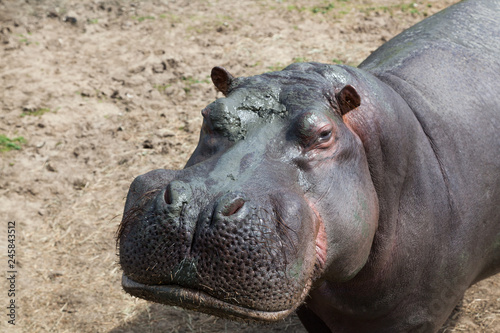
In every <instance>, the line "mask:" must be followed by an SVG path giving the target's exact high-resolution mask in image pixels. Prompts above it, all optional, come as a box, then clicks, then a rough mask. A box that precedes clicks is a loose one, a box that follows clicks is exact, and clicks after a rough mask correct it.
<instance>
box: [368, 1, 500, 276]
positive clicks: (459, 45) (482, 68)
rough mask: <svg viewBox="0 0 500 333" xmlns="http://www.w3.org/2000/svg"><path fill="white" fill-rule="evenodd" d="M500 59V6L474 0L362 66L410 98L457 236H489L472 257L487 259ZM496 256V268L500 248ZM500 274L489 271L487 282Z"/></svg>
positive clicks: (493, 216)
mask: <svg viewBox="0 0 500 333" xmlns="http://www.w3.org/2000/svg"><path fill="white" fill-rule="evenodd" d="M498 54H500V1H498V0H469V1H463V2H461V3H458V4H456V5H454V6H452V7H449V8H448V9H446V10H444V11H442V12H440V13H438V14H436V15H434V16H432V17H430V18H428V19H426V20H424V21H422V22H421V23H419V24H417V25H415V26H414V27H412V28H411V29H408V30H406V31H405V32H403V33H401V34H400V35H398V36H396V37H395V38H393V39H392V40H391V41H389V42H388V43H386V44H384V45H383V46H382V47H380V48H379V49H378V50H376V51H375V52H374V53H373V54H372V55H371V56H369V57H368V58H367V59H366V60H365V61H364V62H363V63H361V64H360V66H359V68H360V69H363V70H366V71H369V72H370V73H372V74H374V75H375V76H377V77H378V78H379V79H381V80H382V81H384V82H385V83H387V84H388V85H389V86H391V87H392V88H393V89H394V90H395V91H396V92H397V93H398V94H399V95H401V96H403V98H404V99H405V100H406V102H407V103H408V105H409V106H410V108H411V109H412V111H413V113H414V115H415V117H416V118H417V120H418V122H419V123H420V125H421V126H422V129H423V131H424V133H425V135H426V137H427V138H428V140H429V143H430V147H431V148H432V150H433V151H434V153H435V155H436V158H437V160H438V162H439V166H440V168H441V172H442V174H443V178H444V180H445V184H446V186H447V190H448V198H449V199H448V200H449V206H450V207H449V209H450V211H451V212H452V216H453V220H452V223H453V224H454V225H453V226H452V227H453V228H452V229H453V230H456V232H457V233H459V234H462V235H464V234H466V233H467V231H468V230H469V231H470V230H471V228H474V227H473V226H474V225H475V226H478V225H479V226H483V227H481V228H480V229H482V230H489V231H488V232H486V231H485V232H484V233H481V232H479V233H478V236H477V239H470V242H469V246H467V247H469V249H470V250H471V251H472V252H471V256H472V257H477V256H478V255H480V253H475V251H474V244H477V242H482V241H487V242H491V243H490V244H500V209H499V204H498V203H499V202H500V158H499V152H500V100H499V98H498V96H499V95H500V59H499V58H498ZM464 92H469V93H464ZM479 176H480V177H479ZM492 230H495V231H494V232H491V231H492ZM458 239H463V238H462V237H458ZM456 245H457V246H464V245H465V244H456ZM476 251H477V250H476ZM489 253H490V255H489V256H488V259H486V260H487V262H489V263H487V267H493V266H495V262H496V263H498V262H499V261H500V258H499V257H500V254H499V253H500V251H499V248H498V245H497V246H495V248H492V249H490V251H489ZM483 264H484V263H483ZM497 266H498V265H497ZM495 272H496V270H494V269H493V268H491V269H490V268H486V269H485V270H483V271H482V273H480V278H482V277H485V276H488V275H491V274H493V273H495Z"/></svg>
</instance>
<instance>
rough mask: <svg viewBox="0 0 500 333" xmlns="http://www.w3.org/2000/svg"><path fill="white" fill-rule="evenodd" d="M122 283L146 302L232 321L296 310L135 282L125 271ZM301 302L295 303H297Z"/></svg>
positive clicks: (281, 316) (265, 318)
mask: <svg viewBox="0 0 500 333" xmlns="http://www.w3.org/2000/svg"><path fill="white" fill-rule="evenodd" d="M122 286H123V289H125V291H126V292H127V293H129V294H130V295H132V296H136V297H139V298H143V299H146V300H148V301H152V302H156V303H161V304H165V305H173V306H182V307H183V308H186V309H189V310H195V311H201V312H204V313H207V314H213V315H218V316H224V317H226V318H230V319H233V320H238V319H239V320H255V321H267V322H273V321H277V320H281V319H284V318H285V317H287V316H288V315H290V313H292V312H293V311H295V309H296V307H292V308H290V309H287V310H279V311H262V310H254V309H250V308H246V307H243V306H238V305H235V304H231V303H228V302H225V301H222V300H220V299H218V298H215V297H213V296H210V295H208V294H207V293H205V292H203V291H200V290H195V289H190V288H185V287H181V286H179V285H146V284H142V283H139V282H135V281H133V280H132V279H130V278H128V277H127V276H126V275H125V274H123V276H122ZM308 292H309V288H308V287H306V288H304V292H303V297H302V298H304V297H305V296H306V295H307V293H308ZM300 303H301V302H298V303H297V306H298V305H299V304H300Z"/></svg>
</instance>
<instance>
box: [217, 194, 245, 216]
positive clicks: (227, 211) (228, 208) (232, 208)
mask: <svg viewBox="0 0 500 333" xmlns="http://www.w3.org/2000/svg"><path fill="white" fill-rule="evenodd" d="M244 204H245V200H243V199H242V198H235V199H234V200H232V201H231V202H229V203H228V204H227V205H225V206H224V207H223V208H222V211H221V213H222V215H224V216H231V215H234V214H236V213H237V212H238V211H239V210H240V209H241V207H243V205H244Z"/></svg>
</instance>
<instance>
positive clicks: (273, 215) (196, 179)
mask: <svg viewBox="0 0 500 333" xmlns="http://www.w3.org/2000/svg"><path fill="white" fill-rule="evenodd" d="M499 59H500V1H492V0H469V1H463V2H461V3H458V4H456V5H453V6H451V7H449V8H447V9H445V10H444V11H441V12H439V13H438V14H436V15H434V16H431V17H429V18H427V19H425V20H424V21H422V22H420V23H419V24H417V25H415V26H414V27H412V28H410V29H408V30H406V31H404V32H402V33H401V34H399V35H398V36H396V37H395V38H393V39H392V40H390V41H389V42H387V43H386V44H384V45H382V46H381V47H380V48H379V49H377V50H376V51H375V52H373V53H372V54H371V55H370V56H369V57H368V58H367V59H366V60H365V61H364V62H362V63H361V64H360V65H359V66H358V67H357V68H355V67H350V66H345V65H330V64H321V63H315V62H309V63H294V64H292V65H290V66H288V67H286V68H285V69H284V70H282V71H277V72H269V73H265V74H262V75H257V76H251V77H235V76H233V75H231V74H230V73H229V72H228V71H227V70H226V69H224V68H221V67H215V68H214V69H213V70H212V73H211V77H212V81H213V83H214V85H215V87H216V88H217V89H218V90H219V91H220V92H222V94H223V95H224V96H223V97H221V98H218V99H216V100H215V101H214V102H213V103H211V104H209V105H208V106H207V107H206V108H204V109H203V110H202V111H201V114H202V117H203V125H202V128H201V134H200V138H199V142H198V145H197V147H196V149H195V151H194V152H193V154H192V156H191V157H190V158H189V160H188V161H187V163H186V166H185V168H184V169H182V170H164V169H160V170H154V171H150V172H148V173H146V174H144V175H141V176H139V177H137V178H136V179H135V180H134V181H133V182H132V184H131V186H130V190H129V193H128V196H127V200H126V203H125V210H124V215H123V220H122V222H121V225H120V228H119V231H118V237H117V238H118V245H119V262H120V265H121V268H122V269H123V278H122V285H123V288H124V289H125V291H126V292H128V293H130V294H131V295H134V296H137V297H141V298H144V299H147V300H151V301H154V302H159V303H163V304H167V305H175V306H181V307H184V308H186V309H192V310H197V311H201V312H205V313H208V314H214V315H217V316H220V317H224V318H229V319H236V320H243V321H248V320H256V321H267V322H271V321H277V320H280V319H282V318H285V317H286V316H288V315H290V314H292V313H294V312H296V313H297V315H298V317H299V318H300V320H301V321H302V323H303V324H304V326H305V328H306V329H307V330H308V331H309V332H435V331H437V330H438V329H439V328H440V327H441V326H442V325H443V323H444V322H445V321H446V319H447V317H448V316H449V315H450V313H451V312H452V311H453V309H454V307H455V306H456V304H457V303H458V302H459V301H460V300H461V298H462V296H463V294H464V292H465V291H466V289H467V288H468V287H469V286H471V285H472V284H474V283H475V282H477V281H479V280H481V279H484V278H486V277H489V276H491V275H493V274H496V273H497V272H499V271H500V60H499Z"/></svg>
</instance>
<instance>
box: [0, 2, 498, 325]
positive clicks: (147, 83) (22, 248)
mask: <svg viewBox="0 0 500 333" xmlns="http://www.w3.org/2000/svg"><path fill="white" fill-rule="evenodd" d="M454 2H455V1H454V0H436V1H418V2H416V3H412V2H409V1H397V0H376V1H375V0H373V1H369V0H352V1H348V0H343V1H342V0H337V1H332V2H326V1H320V0H314V1H307V0H296V1H294V0H289V1H285V0H282V1H276V0H260V1H248V0H243V1H234V0H233V1H226V0H220V1H217V0H198V1H184V0H177V1H174V0H169V1H160V0H155V1H143V2H130V1H103V2H100V1H76V0H75V1H73V0H67V1H65V0H38V1H28V0H26V1H14V0H12V1H8V0H0V108H1V109H0V135H3V136H0V140H2V141H5V140H6V139H5V137H8V138H10V139H12V140H14V139H16V138H19V137H22V138H24V140H22V139H18V141H15V140H14V142H13V144H17V145H18V147H14V146H13V145H12V144H11V145H10V147H11V148H21V149H20V150H16V149H12V150H10V151H6V150H8V148H6V146H0V147H2V148H0V149H2V150H3V151H2V152H1V153H0V168H1V169H0V170H1V171H0V174H1V176H0V222H1V225H2V229H1V230H0V239H1V240H0V248H1V249H2V250H0V251H1V254H2V256H1V257H0V258H1V261H2V262H1V263H0V267H1V268H2V270H3V271H6V270H7V268H6V267H7V265H6V262H7V257H6V255H7V253H6V246H7V243H6V239H7V236H6V235H7V233H6V230H7V226H6V224H7V221H13V220H15V221H16V223H17V224H16V233H17V239H16V245H17V260H18V261H17V269H18V272H19V273H18V279H17V284H16V288H17V293H16V302H17V304H18V309H17V321H16V322H17V325H16V326H15V329H17V330H18V331H20V332H113V333H119V332H242V333H243V332H247V333H248V332H305V330H304V329H303V328H302V327H301V325H300V323H299V321H298V319H297V318H296V317H292V318H289V319H287V320H286V321H284V322H280V323H278V324H275V325H266V326H261V325H256V324H250V325H249V324H243V323H232V322H227V321H225V320H221V319H218V318H215V317H211V316H206V315H203V314H198V313H194V312H186V311H184V310H181V309H176V308H171V307H164V306H161V305H155V304H151V303H147V302H145V301H143V300H139V299H135V298H132V297H130V296H129V295H127V294H125V293H124V292H123V291H122V289H121V287H120V278H121V272H120V268H119V266H118V264H117V256H116V253H117V251H116V248H115V239H114V238H115V232H116V229H117V226H118V224H119V222H120V219H121V213H122V208H123V204H124V200H125V196H126V193H127V189H128V186H129V184H130V182H131V181H132V180H133V178H134V177H135V176H137V175H139V174H142V173H145V172H147V171H149V170H151V169H155V168H182V166H183V164H184V163H185V162H186V160H187V158H188V157H189V155H190V154H191V152H192V151H193V149H194V147H195V144H196V142H197V139H198V131H199V127H200V124H201V116H200V110H201V109H202V108H203V107H204V106H205V105H206V104H208V103H210V102H211V101H213V100H214V99H215V98H216V97H217V96H218V95H217V93H216V91H215V89H214V88H213V86H212V85H211V83H210V81H209V73H210V70H211V68H212V67H213V66H216V65H222V66H224V67H226V68H227V69H229V70H230V71H231V72H232V73H233V74H234V75H237V76H249V75H254V74H259V73H262V72H266V71H271V70H279V69H281V68H283V67H284V66H285V65H287V64H289V63H292V62H295V61H304V60H306V61H320V62H326V63H332V62H335V63H345V64H349V65H354V66H355V65H357V64H359V63H360V62H361V61H362V60H363V59H364V58H365V57H366V56H368V55H369V54H370V52H371V51H373V50H374V49H375V48H377V47H378V46H379V45H381V44H382V43H383V42H384V41H387V40H388V39H389V38H391V37H392V36H394V35H395V34H397V33H399V32H400V31H402V30H403V29H405V28H407V27H409V26H411V25H413V24H414V23H416V22H418V21H420V20H422V19H423V18H424V17H425V16H428V15H431V14H432V13H435V12H436V11H438V10H440V9H442V8H444V7H446V6H448V5H450V4H452V3H454ZM219 97H220V96H219ZM1 281H2V282H1V283H0V288H1V289H0V308H2V309H3V310H1V311H0V314H1V315H0V318H1V319H0V331H2V332H5V331H6V329H8V330H9V331H10V330H13V329H14V327H12V326H11V325H8V324H7V319H6V309H5V307H6V306H7V304H8V303H7V302H8V297H7V296H6V293H7V292H6V291H7V282H6V280H5V279H2V280H1ZM499 283H500V276H499V277H497V278H491V279H489V280H486V281H483V282H481V283H479V284H477V285H476V286H474V287H472V288H471V289H470V290H469V292H468V293H467V294H466V296H465V298H464V300H463V302H462V305H461V306H460V307H458V308H457V309H458V310H457V311H456V312H455V313H454V314H453V316H452V318H453V320H451V321H449V322H448V323H447V324H446V328H445V329H444V330H443V331H446V332H495V331H496V332H498V331H500V319H499V318H500V317H499V311H500V290H499V289H500V288H499Z"/></svg>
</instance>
